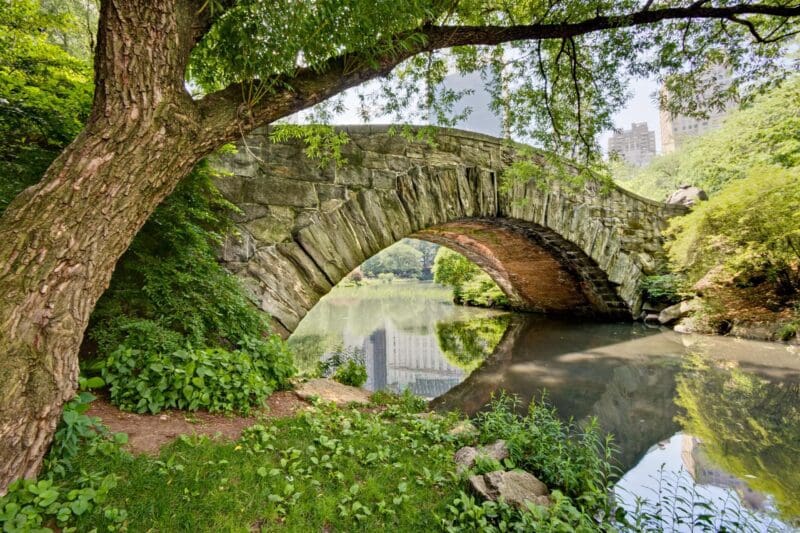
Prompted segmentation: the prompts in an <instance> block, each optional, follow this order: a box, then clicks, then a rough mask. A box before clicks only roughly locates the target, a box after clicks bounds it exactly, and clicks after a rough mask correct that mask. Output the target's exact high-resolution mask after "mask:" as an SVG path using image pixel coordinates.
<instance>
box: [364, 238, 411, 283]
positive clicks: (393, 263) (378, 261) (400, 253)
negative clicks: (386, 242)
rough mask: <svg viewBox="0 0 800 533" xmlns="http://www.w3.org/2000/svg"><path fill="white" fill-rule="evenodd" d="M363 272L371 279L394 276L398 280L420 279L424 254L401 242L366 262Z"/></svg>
mask: <svg viewBox="0 0 800 533" xmlns="http://www.w3.org/2000/svg"><path fill="white" fill-rule="evenodd" d="M361 271H362V272H363V273H364V275H366V276H367V277H370V278H377V277H378V276H380V275H381V274H393V275H394V276H396V277H398V278H404V279H418V278H419V277H420V275H421V274H422V252H420V251H418V250H416V249H415V248H413V247H411V246H409V245H408V244H406V243H405V242H402V241H401V242H398V243H396V244H393V245H392V246H390V247H388V248H386V249H385V250H383V251H381V252H380V253H377V254H375V255H373V256H372V257H370V258H369V259H367V260H366V261H364V264H362V265H361Z"/></svg>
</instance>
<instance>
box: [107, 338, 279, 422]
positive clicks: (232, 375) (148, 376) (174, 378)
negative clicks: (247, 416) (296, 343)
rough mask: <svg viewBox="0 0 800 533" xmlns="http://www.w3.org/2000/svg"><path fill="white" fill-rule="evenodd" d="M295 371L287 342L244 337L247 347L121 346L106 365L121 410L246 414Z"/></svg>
mask: <svg viewBox="0 0 800 533" xmlns="http://www.w3.org/2000/svg"><path fill="white" fill-rule="evenodd" d="M293 373H294V368H293V366H292V364H291V355H290V354H289V352H288V350H287V349H286V345H285V343H283V341H281V340H280V339H279V338H277V337H275V336H273V337H270V338H269V339H268V340H266V341H264V340H256V339H246V340H245V341H244V342H243V347H242V348H241V349H238V350H233V351H228V350H225V349H222V348H201V349H192V348H185V349H180V350H177V351H174V352H171V353H158V352H149V353H148V352H142V351H141V350H137V349H134V348H129V347H127V346H122V347H120V348H119V349H117V350H116V351H115V352H113V353H112V354H111V355H110V356H109V357H108V358H107V359H106V360H105V361H104V362H103V365H102V375H103V378H104V379H105V380H106V382H107V383H108V385H109V392H110V395H111V401H112V403H114V404H115V405H117V406H119V407H120V408H121V409H126V410H130V411H136V412H138V413H144V412H148V411H149V412H151V413H157V412H159V411H161V410H163V409H169V408H176V409H187V410H197V409H208V410H209V411H211V412H217V411H223V412H230V411H239V412H242V413H248V412H249V411H250V409H251V408H252V407H254V406H259V405H261V404H263V402H264V400H265V399H266V398H267V396H269V394H271V393H272V391H273V390H275V389H277V388H283V387H285V386H286V385H287V382H288V378H289V377H290V376H291V375H292V374H293Z"/></svg>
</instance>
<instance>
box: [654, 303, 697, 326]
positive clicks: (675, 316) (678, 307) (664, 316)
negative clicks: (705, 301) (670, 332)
mask: <svg viewBox="0 0 800 533" xmlns="http://www.w3.org/2000/svg"><path fill="white" fill-rule="evenodd" d="M698 306H699V304H698V303H697V302H696V301H695V300H686V301H684V302H681V303H677V304H675V305H670V306H669V307H667V308H666V309H664V310H663V311H661V312H660V313H659V314H658V321H659V322H660V323H661V324H664V325H667V324H672V323H673V322H675V321H676V320H679V319H681V318H683V317H685V316H687V315H688V314H689V313H692V312H694V311H696V310H697V308H698Z"/></svg>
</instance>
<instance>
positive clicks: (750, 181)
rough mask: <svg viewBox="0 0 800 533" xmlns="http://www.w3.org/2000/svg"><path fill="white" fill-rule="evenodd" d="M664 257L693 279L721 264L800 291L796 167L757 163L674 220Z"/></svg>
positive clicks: (799, 201)
mask: <svg viewBox="0 0 800 533" xmlns="http://www.w3.org/2000/svg"><path fill="white" fill-rule="evenodd" d="M669 233H670V234H671V235H672V236H673V238H674V241H673V242H672V243H670V245H669V257H670V260H671V262H672V264H673V266H674V267H675V269H676V270H680V271H685V272H686V273H687V274H688V277H689V281H691V282H694V281H696V280H698V279H699V278H700V277H702V276H703V275H705V273H706V272H708V271H710V270H711V269H712V268H714V267H717V266H721V267H722V268H724V269H725V270H726V271H728V272H729V273H730V274H732V275H734V276H736V275H739V277H740V279H742V280H744V282H746V280H747V279H755V278H757V277H761V276H763V277H766V279H768V280H770V281H773V282H775V283H776V284H777V285H778V287H779V288H780V292H782V293H784V294H787V295H789V294H794V293H796V292H797V291H798V290H800V279H798V273H797V268H798V265H799V264H800V167H796V168H794V169H783V168H780V167H757V168H754V169H753V170H751V171H750V172H749V173H748V175H747V176H746V177H745V178H743V179H741V180H738V181H736V182H733V183H731V184H729V185H728V186H727V187H726V188H725V189H723V190H722V191H720V192H719V193H717V194H716V195H715V196H712V197H711V199H710V200H709V201H707V202H703V203H701V204H700V205H698V206H696V207H695V208H694V209H693V210H692V212H691V213H689V214H688V215H686V216H683V217H680V218H676V219H673V220H672V221H671V224H670V229H669Z"/></svg>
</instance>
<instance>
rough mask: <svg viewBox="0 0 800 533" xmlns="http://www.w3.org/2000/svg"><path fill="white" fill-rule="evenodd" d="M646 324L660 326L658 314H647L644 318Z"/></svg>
mask: <svg viewBox="0 0 800 533" xmlns="http://www.w3.org/2000/svg"><path fill="white" fill-rule="evenodd" d="M644 323H645V324H648V325H650V324H659V323H660V322H659V320H658V315H657V314H656V313H647V314H645V317H644Z"/></svg>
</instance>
